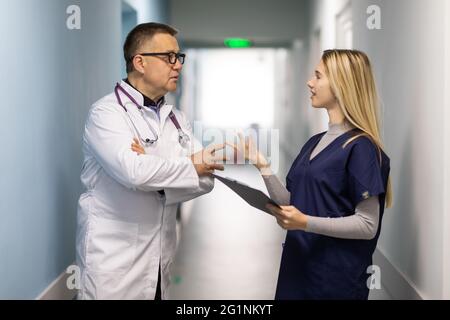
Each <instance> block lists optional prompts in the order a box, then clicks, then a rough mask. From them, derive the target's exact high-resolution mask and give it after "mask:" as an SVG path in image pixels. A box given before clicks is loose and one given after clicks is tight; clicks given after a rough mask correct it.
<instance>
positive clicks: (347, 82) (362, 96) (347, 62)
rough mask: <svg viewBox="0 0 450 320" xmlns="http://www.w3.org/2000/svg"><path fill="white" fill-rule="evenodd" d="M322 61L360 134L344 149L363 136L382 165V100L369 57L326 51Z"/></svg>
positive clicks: (389, 189)
mask: <svg viewBox="0 0 450 320" xmlns="http://www.w3.org/2000/svg"><path fill="white" fill-rule="evenodd" d="M322 61H323V63H324V65H325V73H326V75H327V77H328V79H329V82H330V87H331V91H332V92H333V94H334V95H335V96H336V99H337V101H338V103H339V106H340V107H341V110H342V112H343V113H344V116H345V118H346V119H347V121H348V122H350V123H351V124H352V125H354V126H355V127H356V128H358V129H359V130H361V133H359V134H357V135H355V136H353V137H352V138H350V139H349V140H347V141H346V142H345V144H344V147H345V146H347V145H348V144H349V143H350V142H352V141H354V140H355V139H358V138H359V137H361V136H366V137H368V138H369V139H371V140H372V141H373V142H374V144H375V145H376V146H377V147H378V152H379V157H380V163H381V150H383V144H382V142H381V136H380V116H379V109H380V104H379V99H378V94H377V89H376V85H375V79H374V76H373V72H372V67H371V64H370V61H369V58H368V57H367V55H366V54H365V53H363V52H361V51H357V50H327V51H325V52H324V53H323V56H322ZM392 199H393V196H392V186H391V179H390V177H389V179H388V185H387V190H386V207H388V208H390V207H391V206H392Z"/></svg>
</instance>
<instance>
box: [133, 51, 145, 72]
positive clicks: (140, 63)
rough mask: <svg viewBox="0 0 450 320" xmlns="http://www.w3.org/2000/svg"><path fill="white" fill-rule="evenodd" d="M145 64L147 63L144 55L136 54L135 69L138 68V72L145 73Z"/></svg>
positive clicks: (134, 59)
mask: <svg viewBox="0 0 450 320" xmlns="http://www.w3.org/2000/svg"><path fill="white" fill-rule="evenodd" d="M144 65H145V61H144V58H143V57H142V56H140V55H136V56H135V57H134V58H133V67H134V70H136V71H137V72H139V73H141V74H143V73H144Z"/></svg>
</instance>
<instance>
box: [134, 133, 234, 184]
mask: <svg viewBox="0 0 450 320" xmlns="http://www.w3.org/2000/svg"><path fill="white" fill-rule="evenodd" d="M223 148H225V144H224V143H223V144H217V145H209V146H207V147H206V148H205V149H203V150H201V151H199V152H197V153H194V154H193V155H191V161H192V163H193V164H194V168H195V171H197V174H198V176H199V177H201V176H207V175H210V174H211V173H214V170H221V171H223V169H224V167H223V165H221V164H217V163H216V161H218V160H223V161H226V160H227V159H226V157H225V156H223V157H219V156H216V155H215V152H216V151H219V150H222V149H223ZM131 150H133V151H134V152H136V153H137V154H138V155H140V154H145V149H144V147H142V145H141V144H140V143H139V140H138V139H136V138H134V139H133V143H132V144H131Z"/></svg>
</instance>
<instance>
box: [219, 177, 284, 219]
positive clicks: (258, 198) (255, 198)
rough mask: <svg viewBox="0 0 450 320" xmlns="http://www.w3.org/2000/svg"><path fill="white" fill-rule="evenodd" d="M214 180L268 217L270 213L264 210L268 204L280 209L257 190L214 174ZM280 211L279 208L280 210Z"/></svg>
mask: <svg viewBox="0 0 450 320" xmlns="http://www.w3.org/2000/svg"><path fill="white" fill-rule="evenodd" d="M212 176H213V177H214V178H216V179H217V180H220V181H221V182H222V183H223V184H225V185H226V186H227V187H229V188H230V189H231V190H233V191H234V192H235V193H236V194H237V195H239V196H240V197H241V198H242V199H244V200H245V201H246V202H247V203H248V204H249V205H251V206H252V207H254V208H256V209H259V210H261V211H264V212H266V213H268V214H270V215H272V213H271V212H270V211H269V209H267V208H266V205H267V204H268V203H270V204H272V205H274V206H276V207H278V208H280V205H279V204H278V203H276V202H275V201H274V200H272V199H270V198H269V197H268V196H267V195H266V194H265V193H264V192H262V191H261V190H258V189H254V188H252V187H250V186H248V185H246V184H244V183H242V182H239V181H237V180H233V179H230V178H226V177H221V176H218V175H216V174H212ZM280 209H281V208H280Z"/></svg>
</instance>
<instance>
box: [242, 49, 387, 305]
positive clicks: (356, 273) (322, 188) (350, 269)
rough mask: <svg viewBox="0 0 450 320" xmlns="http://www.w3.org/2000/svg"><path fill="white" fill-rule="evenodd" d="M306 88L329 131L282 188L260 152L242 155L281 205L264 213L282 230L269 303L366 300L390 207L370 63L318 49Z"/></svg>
mask: <svg viewBox="0 0 450 320" xmlns="http://www.w3.org/2000/svg"><path fill="white" fill-rule="evenodd" d="M308 87H309V89H310V91H311V103H312V106H313V107H314V108H325V109H326V111H327V112H328V116H329V130H328V131H327V132H323V133H320V134H317V135H314V136H313V137H311V138H310V139H309V140H308V141H307V142H306V144H305V145H304V146H303V148H302V149H301V151H300V154H299V155H298V156H297V158H296V159H295V161H294V163H293V164H292V167H291V169H290V171H289V173H288V175H287V178H286V188H285V187H284V186H282V185H281V183H280V182H279V180H278V179H277V178H276V176H275V175H273V173H272V172H271V171H270V165H269V164H268V162H267V160H266V159H265V158H264V156H263V155H262V154H261V153H259V152H254V153H253V154H251V152H250V151H251V150H255V148H254V147H253V146H252V145H251V144H252V142H251V141H248V140H247V141H246V142H243V148H244V150H245V151H246V152H245V157H246V158H247V159H249V160H250V161H251V162H252V163H253V164H254V165H255V166H256V167H257V168H258V169H259V170H260V172H261V174H262V175H263V178H264V181H265V182H266V185H267V188H268V190H269V193H270V195H271V197H272V198H274V199H275V200H276V201H278V202H279V203H280V204H282V206H281V209H279V208H276V207H274V206H269V208H270V210H271V211H272V213H273V214H274V216H275V217H276V219H277V222H278V224H279V225H280V226H281V227H282V228H284V229H286V230H288V231H287V235H286V241H285V243H284V246H283V253H282V258H281V265H280V271H279V276H278V283H277V290H276V296H275V298H276V299H367V298H368V295H369V287H368V283H367V282H368V278H369V276H370V274H369V273H367V271H368V268H369V267H370V266H371V265H372V255H373V252H374V250H375V248H376V245H377V241H378V237H379V235H380V229H381V221H382V217H383V212H384V208H385V205H386V206H387V207H389V206H390V205H391V202H392V193H391V187H390V182H389V171H390V164H389V158H388V157H387V155H386V154H385V153H384V151H383V145H382V142H381V137H380V129H379V128H380V127H379V116H378V112H379V110H378V109H379V103H378V97H377V92H376V87H375V81H374V77H373V73H372V69H371V65H370V62H369V59H368V57H367V56H366V55H365V54H364V53H362V52H360V51H354V50H328V51H325V52H324V54H323V56H322V59H321V61H320V63H319V65H318V66H317V68H316V71H315V76H314V78H312V79H311V80H310V81H309V82H308Z"/></svg>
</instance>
